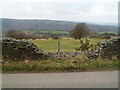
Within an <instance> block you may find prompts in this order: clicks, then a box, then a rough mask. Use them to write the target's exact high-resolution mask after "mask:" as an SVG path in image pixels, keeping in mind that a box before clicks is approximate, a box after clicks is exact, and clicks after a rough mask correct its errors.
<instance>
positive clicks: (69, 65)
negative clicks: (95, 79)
mask: <svg viewBox="0 0 120 90" xmlns="http://www.w3.org/2000/svg"><path fill="white" fill-rule="evenodd" d="M117 69H118V60H100V59H97V60H81V59H80V58H69V59H61V60H59V59H55V58H51V59H49V60H43V61H42V60H36V61H30V60H26V61H4V64H2V71H3V73H40V72H74V71H75V72H77V71H96V70H97V71H98V70H99V71H101V70H117Z"/></svg>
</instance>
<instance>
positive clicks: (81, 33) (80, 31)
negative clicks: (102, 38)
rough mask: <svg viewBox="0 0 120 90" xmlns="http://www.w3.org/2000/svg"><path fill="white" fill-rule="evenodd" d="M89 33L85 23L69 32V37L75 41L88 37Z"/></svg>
mask: <svg viewBox="0 0 120 90" xmlns="http://www.w3.org/2000/svg"><path fill="white" fill-rule="evenodd" d="M89 33H90V30H89V29H88V26H87V25H86V24H85V23H79V24H77V25H76V26H75V28H74V29H73V30H71V31H70V36H71V37H74V38H75V39H81V38H82V37H86V36H88V35H89Z"/></svg>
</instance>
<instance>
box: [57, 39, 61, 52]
mask: <svg viewBox="0 0 120 90" xmlns="http://www.w3.org/2000/svg"><path fill="white" fill-rule="evenodd" d="M57 51H58V52H60V41H58V45H57Z"/></svg>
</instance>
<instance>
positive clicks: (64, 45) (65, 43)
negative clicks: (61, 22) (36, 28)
mask: <svg viewBox="0 0 120 90" xmlns="http://www.w3.org/2000/svg"><path fill="white" fill-rule="evenodd" d="M101 40H102V39H100V38H91V39H90V43H91V44H93V45H95V44H97V43H98V42H100V41H101ZM29 41H31V42H33V43H34V44H36V45H37V46H38V48H40V49H44V50H45V51H50V52H56V51H57V43H58V41H60V45H61V51H65V52H73V51H75V48H77V47H79V45H80V40H75V39H72V38H62V39H58V40H55V39H48V40H47V39H36V40H29Z"/></svg>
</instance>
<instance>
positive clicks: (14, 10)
mask: <svg viewBox="0 0 120 90" xmlns="http://www.w3.org/2000/svg"><path fill="white" fill-rule="evenodd" d="M0 6H1V9H2V15H1V16H0V17H9V18H28V19H32V18H39V19H57V20H69V21H84V22H108V23H110V22H112V23H114V22H117V15H118V14H117V11H118V10H117V8H118V0H2V2H1V3H0Z"/></svg>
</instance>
